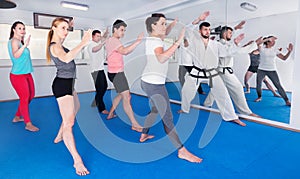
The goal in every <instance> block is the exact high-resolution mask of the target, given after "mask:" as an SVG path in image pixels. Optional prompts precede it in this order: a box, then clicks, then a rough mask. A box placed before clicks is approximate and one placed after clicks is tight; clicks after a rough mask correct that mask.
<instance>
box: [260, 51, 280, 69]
mask: <svg viewBox="0 0 300 179" xmlns="http://www.w3.org/2000/svg"><path fill="white" fill-rule="evenodd" d="M259 52H260V63H259V66H258V69H260V70H266V71H276V69H277V68H276V61H275V59H276V55H277V54H278V53H279V51H278V50H277V48H275V47H271V48H265V47H261V49H260V50H259Z"/></svg>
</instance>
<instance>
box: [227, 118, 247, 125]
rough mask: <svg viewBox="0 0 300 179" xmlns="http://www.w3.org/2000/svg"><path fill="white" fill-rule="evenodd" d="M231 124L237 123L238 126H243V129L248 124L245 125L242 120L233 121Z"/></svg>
mask: <svg viewBox="0 0 300 179" xmlns="http://www.w3.org/2000/svg"><path fill="white" fill-rule="evenodd" d="M230 122H235V123H237V124H238V125H240V126H243V127H245V126H246V124H245V123H243V122H242V121H241V120H239V119H235V120H232V121H230Z"/></svg>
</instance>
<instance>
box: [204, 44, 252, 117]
mask: <svg viewBox="0 0 300 179" xmlns="http://www.w3.org/2000/svg"><path fill="white" fill-rule="evenodd" d="M219 44H220V50H219V64H218V66H219V67H218V71H219V72H220V77H221V78H222V80H223V82H224V84H225V86H226V88H227V91H228V93H229V95H230V97H231V99H232V100H233V102H234V104H235V107H236V109H237V110H238V112H239V113H241V114H246V115H249V114H251V113H252V111H251V110H250V108H249V107H248V104H247V101H246V98H245V94H244V90H243V85H242V83H241V82H240V81H239V80H238V78H237V77H236V76H235V74H234V73H233V70H232V67H233V60H234V59H233V55H234V54H236V53H247V52H251V51H253V50H255V49H257V45H256V43H252V44H250V45H249V46H246V47H243V48H239V47H237V46H236V45H235V44H234V43H231V42H228V41H225V40H224V39H221V40H220V42H219ZM213 102H214V96H213V95H212V93H209V94H208V96H207V98H206V99H205V101H204V106H212V104H213Z"/></svg>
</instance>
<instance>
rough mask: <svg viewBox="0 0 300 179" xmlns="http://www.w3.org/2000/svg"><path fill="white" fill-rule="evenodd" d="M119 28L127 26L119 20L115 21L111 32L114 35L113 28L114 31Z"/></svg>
mask: <svg viewBox="0 0 300 179" xmlns="http://www.w3.org/2000/svg"><path fill="white" fill-rule="evenodd" d="M121 26H124V27H127V24H126V23H125V22H124V21H122V20H120V19H117V20H116V21H115V22H114V23H113V28H112V32H113V33H114V32H115V28H116V29H119V28H120V27H121Z"/></svg>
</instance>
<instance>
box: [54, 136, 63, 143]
mask: <svg viewBox="0 0 300 179" xmlns="http://www.w3.org/2000/svg"><path fill="white" fill-rule="evenodd" d="M62 140H63V137H62V134H58V135H57V136H56V137H55V139H54V143H55V144H57V143H60V142H61V141H62Z"/></svg>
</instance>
